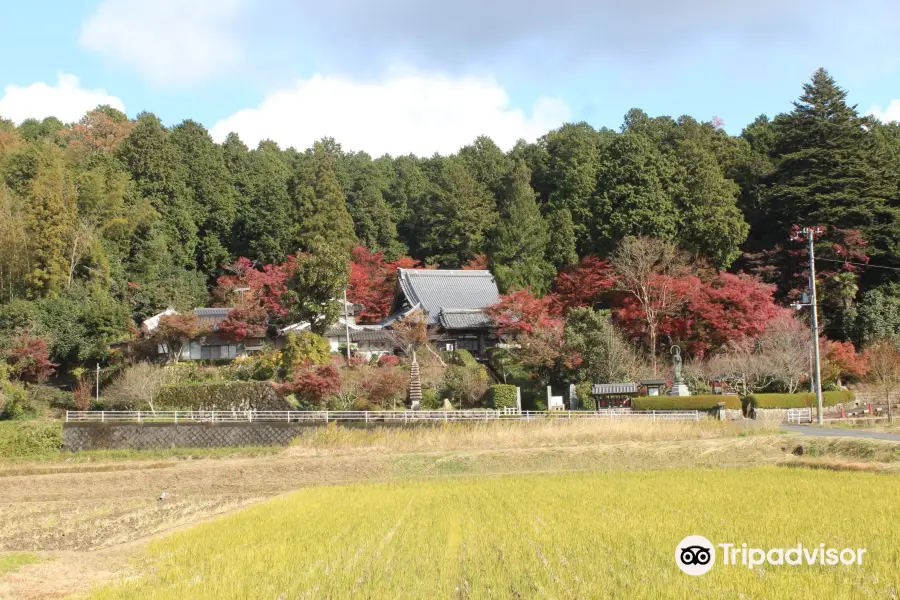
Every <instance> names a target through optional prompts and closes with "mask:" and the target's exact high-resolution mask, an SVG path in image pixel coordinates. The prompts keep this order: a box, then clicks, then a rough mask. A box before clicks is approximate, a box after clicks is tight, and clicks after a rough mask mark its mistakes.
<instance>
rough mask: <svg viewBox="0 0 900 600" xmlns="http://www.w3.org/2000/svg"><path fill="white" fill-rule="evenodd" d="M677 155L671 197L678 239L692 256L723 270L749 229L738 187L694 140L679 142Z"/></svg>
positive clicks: (736, 255) (729, 263) (713, 157)
mask: <svg viewBox="0 0 900 600" xmlns="http://www.w3.org/2000/svg"><path fill="white" fill-rule="evenodd" d="M677 156H678V179H679V181H678V184H677V186H676V189H677V192H676V193H675V194H674V198H673V199H674V201H675V204H676V206H677V207H678V209H679V210H680V213H681V218H680V219H679V224H680V227H679V236H678V237H679V242H680V244H681V246H682V247H684V248H685V249H686V250H690V251H691V253H692V254H693V255H694V257H695V258H697V257H704V258H706V259H708V260H709V262H710V264H712V265H713V266H714V267H716V268H718V269H727V268H728V267H730V266H731V263H733V262H734V261H735V259H737V257H738V256H740V254H741V245H742V244H743V243H744V241H745V240H746V239H747V233H748V232H749V229H750V227H749V226H748V225H747V222H746V221H744V216H743V215H742V214H741V211H740V209H738V206H737V196H738V194H739V191H740V190H739V188H738V186H737V184H736V183H734V182H733V181H731V180H730V179H726V178H725V175H724V174H723V172H722V168H721V167H720V166H719V164H718V162H716V157H715V156H714V155H713V154H712V152H710V151H708V150H706V149H705V148H703V147H702V146H701V145H700V143H698V142H697V141H694V140H685V141H682V142H681V143H679V144H678V146H677Z"/></svg>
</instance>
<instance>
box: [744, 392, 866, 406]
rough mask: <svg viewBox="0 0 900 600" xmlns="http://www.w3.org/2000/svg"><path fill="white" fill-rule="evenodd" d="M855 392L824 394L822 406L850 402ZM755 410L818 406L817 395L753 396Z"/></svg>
mask: <svg viewBox="0 0 900 600" xmlns="http://www.w3.org/2000/svg"><path fill="white" fill-rule="evenodd" d="M854 397H855V396H854V394H853V392H823V393H822V406H834V405H836V404H842V403H844V402H849V401H851V400H853V398H854ZM748 401H749V403H750V404H751V405H752V406H753V408H807V407H812V406H815V405H816V395H815V394H814V393H812V392H805V393H802V394H753V395H752V396H750V397H749V398H748Z"/></svg>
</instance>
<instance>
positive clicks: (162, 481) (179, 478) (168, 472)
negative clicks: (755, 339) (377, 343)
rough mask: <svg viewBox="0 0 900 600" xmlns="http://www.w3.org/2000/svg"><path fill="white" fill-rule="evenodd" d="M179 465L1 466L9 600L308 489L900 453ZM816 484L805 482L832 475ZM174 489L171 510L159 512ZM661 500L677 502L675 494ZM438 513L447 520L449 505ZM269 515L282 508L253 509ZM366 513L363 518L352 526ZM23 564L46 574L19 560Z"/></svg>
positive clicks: (512, 431) (442, 457)
mask: <svg viewBox="0 0 900 600" xmlns="http://www.w3.org/2000/svg"><path fill="white" fill-rule="evenodd" d="M510 425H512V426H511V427H510ZM801 446H802V447H803V452H802V456H798V455H797V454H798V448H799V447H801ZM166 456H167V455H166V453H165V452H159V451H157V452H150V453H129V454H127V455H123V454H122V453H110V454H109V455H104V453H91V456H89V457H88V456H87V455H76V456H72V455H60V456H59V457H58V458H57V459H56V460H50V459H49V458H48V457H46V456H42V457H41V460H40V461H38V462H28V461H23V460H18V459H17V460H16V461H14V462H11V463H3V462H0V565H4V564H9V565H11V566H10V567H9V568H7V570H6V572H5V573H0V599H3V600H5V599H6V598H58V597H64V596H66V595H67V594H71V593H85V592H87V591H88V590H90V589H91V587H92V586H94V585H96V584H101V583H103V582H105V581H109V580H111V579H112V580H117V579H119V578H121V577H123V576H139V575H141V573H143V572H144V571H143V569H144V568H145V566H146V565H147V564H149V563H145V562H138V563H135V562H134V560H133V559H134V557H135V556H144V552H145V548H146V546H147V542H148V540H154V539H158V538H159V537H160V536H162V535H167V534H169V533H172V532H176V531H188V530H189V529H188V528H189V527H191V526H192V525H195V524H197V523H201V522H204V521H207V520H209V519H211V518H213V517H215V516H217V515H223V514H226V513H235V515H236V516H237V515H240V514H243V511H242V510H241V509H245V507H248V506H250V505H253V504H256V503H259V502H261V501H263V500H267V499H270V498H273V497H276V496H281V495H285V494H287V493H289V492H291V491H293V490H297V489H300V488H314V489H315V490H317V493H318V492H321V493H327V490H329V489H348V488H346V486H351V487H352V485H353V484H371V485H381V484H385V483H391V482H409V481H414V480H418V481H425V482H435V483H440V484H441V485H444V482H450V483H448V484H447V485H451V487H452V486H453V485H457V483H458V484H459V485H467V486H469V485H475V486H476V487H477V483H473V482H478V481H482V480H484V477H483V476H488V480H491V479H490V476H496V475H523V476H528V477H531V476H539V475H542V474H560V473H570V474H572V476H573V477H575V479H573V481H575V480H577V479H578V477H580V475H578V474H579V473H583V474H586V473H595V474H608V475H613V474H616V473H619V474H621V473H623V472H645V473H658V472H659V471H666V472H668V471H672V470H677V471H678V472H681V470H683V469H698V468H699V469H705V470H721V469H722V468H727V469H730V468H739V469H741V471H736V472H743V469H744V468H747V467H757V466H760V465H769V466H775V465H782V464H804V465H807V466H816V467H822V468H825V469H828V470H834V469H841V470H844V469H846V468H849V467H850V465H851V464H863V465H865V466H866V468H872V469H875V470H878V471H885V472H888V471H893V470H895V468H896V467H897V466H898V465H900V445H897V444H891V443H888V442H883V443H882V442H865V441H859V440H853V441H852V442H845V441H843V440H840V439H833V440H832V439H817V440H811V439H801V438H797V437H793V436H784V435H775V434H773V433H772V432H770V431H765V430H762V431H756V430H751V431H745V430H740V429H736V428H735V427H734V426H731V425H727V424H720V423H714V422H704V423H701V424H693V423H657V424H633V423H632V424H629V423H620V422H617V423H596V422H595V423H586V422H572V423H556V424H499V425H498V424H495V423H489V424H477V425H451V426H442V427H436V428H419V429H402V430H401V429H376V430H370V431H363V430H349V429H343V428H339V427H332V428H328V429H319V430H314V431H311V432H309V433H308V434H307V435H305V436H303V437H301V438H298V439H297V440H295V443H294V444H293V445H292V446H291V447H289V448H285V449H281V450H277V451H272V450H266V451H259V452H256V451H252V452H251V453H250V454H249V455H244V454H242V453H241V452H240V451H238V452H232V453H227V452H213V453H204V452H188V451H179V452H176V453H172V454H171V455H170V456H172V457H173V458H171V459H168V458H166ZM191 456H194V457H198V458H188V457H191ZM778 472H780V471H778ZM786 472H791V473H793V472H800V473H806V471H797V470H790V471H786ZM808 473H809V474H807V475H804V476H816V475H818V474H819V472H818V471H813V470H809V472H808ZM821 475H822V476H823V477H825V478H827V477H828V476H830V475H832V473H830V472H828V471H821ZM841 475H843V476H846V474H841ZM473 476H476V477H473ZM529 481H531V480H529ZM608 481H611V480H608ZM617 485H618V484H615V485H614V486H613V487H616V486H617ZM354 489H355V488H354ZM361 489H368V488H366V487H365V486H364V487H363V488H361ZM441 489H442V490H443V489H445V488H441ZM163 490H165V491H166V492H167V499H166V501H165V502H162V503H160V502H157V497H158V496H159V494H160V492H162V491H163ZM441 493H443V492H441ZM655 493H656V495H657V496H659V497H660V498H662V497H665V494H666V488H665V486H663V487H662V488H660V489H659V490H658V491H657V492H655ZM280 501H281V500H279V502H280ZM436 505H437V506H436V507H435V509H434V510H439V508H438V506H440V502H437V503H436ZM266 506H271V505H270V504H260V505H259V508H253V509H252V510H268V509H265V508H263V507H266ZM354 514H356V515H357V516H362V515H363V513H361V512H360V513H354V512H353V511H350V512H349V513H348V514H345V515H344V516H345V517H346V516H350V517H352V516H353V515H354ZM217 522H218V521H217ZM347 526H349V525H347ZM22 553H28V554H30V555H31V556H34V557H36V559H39V562H33V563H31V564H24V563H22V564H19V562H17V561H24V560H25V559H22V558H9V557H16V556H18V557H21V556H22ZM4 560H5V561H7V562H6V563H4V562H2V561H4ZM148 560H149V559H148ZM26 562H27V561H26ZM123 593H124V592H123ZM154 593H155V592H154ZM135 597H140V596H135Z"/></svg>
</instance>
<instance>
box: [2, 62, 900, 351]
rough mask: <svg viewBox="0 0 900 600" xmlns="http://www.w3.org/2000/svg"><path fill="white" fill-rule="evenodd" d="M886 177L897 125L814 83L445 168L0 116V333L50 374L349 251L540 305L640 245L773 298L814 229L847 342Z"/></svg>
mask: <svg viewBox="0 0 900 600" xmlns="http://www.w3.org/2000/svg"><path fill="white" fill-rule="evenodd" d="M898 182H900V126H898V125H897V124H896V123H891V124H884V123H880V122H878V121H877V120H874V119H873V118H871V117H866V116H862V115H860V114H859V113H858V112H857V110H856V108H855V107H854V106H850V105H848V104H847V101H846V92H845V91H844V90H843V89H841V88H840V87H839V86H838V85H837V84H836V83H835V82H834V80H832V78H831V77H830V76H829V75H828V74H827V72H825V71H824V70H820V71H817V72H816V73H815V74H814V75H813V77H812V80H811V81H810V82H809V83H807V84H805V85H804V86H803V90H802V95H801V96H800V97H799V99H798V100H796V101H795V102H794V108H793V110H792V111H790V112H788V113H785V114H780V115H777V116H775V117H774V118H768V117H766V116H765V115H763V116H760V117H758V118H757V119H756V120H755V121H754V122H753V123H751V124H750V125H748V126H747V127H746V128H745V129H744V131H743V132H742V133H741V134H740V135H739V136H731V135H728V134H727V133H726V132H725V131H723V130H722V129H721V128H720V127H719V126H718V124H717V123H715V122H699V121H697V120H695V119H693V118H691V117H688V116H682V117H679V118H677V119H675V118H671V117H668V116H658V117H651V116H649V115H647V114H646V113H644V112H643V111H641V110H638V109H634V110H631V111H629V112H628V114H627V115H625V118H624V122H623V124H622V126H621V127H620V129H619V130H618V131H616V130H612V129H607V128H602V129H595V128H594V127H592V126H591V125H589V124H587V123H574V124H566V125H564V126H562V127H560V128H559V129H556V130H554V131H550V132H548V133H547V134H546V135H544V136H543V137H541V138H540V139H538V140H537V141H535V142H534V143H527V142H524V141H521V142H519V143H518V144H517V145H516V146H515V147H514V148H512V149H511V150H510V151H508V152H504V151H502V150H501V149H500V148H499V147H498V146H497V145H496V144H495V143H494V142H493V141H491V139H489V138H487V137H481V138H478V139H476V140H473V142H472V143H471V144H470V145H468V146H466V147H464V148H462V149H460V151H459V152H458V153H457V154H455V155H452V156H437V155H435V156H431V157H416V156H412V155H409V156H396V157H391V156H382V157H378V158H373V157H371V156H369V155H367V154H365V153H363V152H353V151H350V150H348V149H344V148H342V147H341V146H340V145H339V143H338V142H337V141H335V140H332V139H324V140H322V141H320V142H317V143H316V144H314V145H313V147H312V148H308V149H305V150H297V149H295V148H286V149H284V148H279V147H278V145H277V144H275V143H273V142H271V141H265V142H262V143H260V144H259V146H258V147H257V148H253V149H251V148H248V147H247V146H246V145H245V144H244V143H243V142H242V141H241V140H240V139H239V137H238V136H237V135H234V134H232V135H230V136H229V137H228V138H227V139H226V140H225V142H224V143H222V144H217V143H215V142H214V141H213V140H212V138H211V137H210V135H209V133H208V131H207V130H206V129H205V128H204V127H203V126H202V125H200V124H199V123H196V122H194V121H191V120H186V121H184V122H183V123H181V124H179V125H176V126H174V127H171V128H169V127H165V126H164V125H163V124H162V123H161V122H160V120H159V119H158V118H157V117H155V116H154V115H153V114H151V113H141V114H139V115H137V116H136V118H135V119H133V120H132V119H129V118H128V117H127V116H126V115H124V114H122V113H121V112H119V111H117V110H115V109H112V108H109V107H104V106H101V107H98V108H97V109H95V110H93V111H91V112H89V113H88V114H86V115H85V116H84V118H83V119H82V120H81V121H79V122H78V123H71V124H68V123H62V122H60V121H59V120H57V119H54V118H48V119H44V120H43V121H36V120H27V121H25V122H23V123H21V124H20V125H18V126H16V125H15V124H14V123H12V122H10V121H8V120H2V119H0V338H3V337H6V338H8V337H9V336H11V335H13V334H14V333H16V332H21V331H25V330H27V331H29V332H31V333H32V334H33V335H39V336H43V337H44V339H46V340H47V341H48V344H49V346H50V350H51V357H52V360H53V361H54V362H55V363H58V364H61V365H67V366H70V367H71V366H75V365H77V364H79V363H84V362H86V361H95V360H104V359H105V357H106V355H107V352H108V344H109V343H110V342H114V341H117V340H120V339H123V338H126V337H128V336H129V335H130V334H131V333H132V332H133V331H134V327H135V326H136V325H137V324H138V323H140V321H141V320H142V319H144V318H146V317H147V316H149V315H152V314H154V313H157V312H159V311H160V310H161V309H163V308H165V307H166V306H174V307H176V308H179V309H187V308H191V307H194V306H202V305H204V304H206V303H207V302H208V295H209V290H210V289H211V288H212V286H213V285H214V284H215V281H216V279H217V278H218V277H219V276H221V275H222V274H223V273H224V271H223V269H224V265H226V264H229V263H231V262H233V261H234V260H236V259H237V258H238V257H246V258H248V259H249V260H250V261H252V262H253V263H255V264H257V265H260V266H261V265H264V264H270V263H282V262H284V261H285V260H286V259H287V257H288V256H290V255H293V254H295V253H297V252H300V251H310V250H314V249H316V248H319V247H320V244H322V243H326V244H328V245H329V247H331V248H334V249H336V251H339V252H345V253H346V255H347V257H348V260H349V256H350V251H351V249H352V248H354V247H355V246H357V245H363V246H365V247H367V248H369V249H370V250H372V251H377V252H383V253H384V256H385V258H386V259H389V260H396V259H397V258H400V257H402V256H410V257H412V258H413V259H416V260H419V261H421V262H422V263H425V264H428V265H439V266H440V267H441V268H458V267H460V266H462V265H465V264H467V263H470V262H472V261H475V262H478V261H486V263H487V264H488V265H489V266H490V268H491V269H492V271H493V272H494V273H495V274H496V276H497V278H498V281H499V283H500V285H501V288H503V289H504V291H508V290H513V289H517V288H530V289H531V290H533V291H534V292H536V293H538V294H542V293H544V292H546V291H549V289H550V286H551V285H552V283H553V281H554V278H555V276H556V274H557V272H559V271H561V270H565V269H566V268H568V267H570V266H572V265H574V264H576V263H577V262H578V261H579V260H580V259H582V258H584V257H586V256H600V257H606V256H608V255H609V254H610V253H611V252H612V251H613V250H614V248H615V247H616V246H617V245H618V243H619V242H620V241H621V240H622V239H623V238H625V237H626V236H630V235H646V236H653V237H656V238H662V239H668V240H672V241H673V242H675V243H676V244H677V245H678V246H680V247H681V248H682V249H683V250H684V251H685V252H687V253H689V254H690V255H691V256H692V257H693V258H694V263H695V264H703V263H705V264H707V265H708V266H709V267H712V268H714V269H718V270H727V271H731V272H737V271H745V272H748V273H752V274H755V275H758V276H759V277H760V278H762V279H763V280H764V281H766V282H769V283H774V284H777V286H778V288H777V289H778V296H777V297H778V298H779V299H780V300H781V301H782V302H788V301H789V300H790V299H792V298H794V297H795V296H796V295H797V293H798V292H799V291H800V290H801V289H802V288H803V287H804V284H803V281H804V277H806V266H805V265H806V255H805V254H804V253H803V246H802V244H800V245H792V244H791V242H790V241H789V240H790V236H791V231H792V228H793V227H794V226H795V225H824V226H826V227H827V232H826V234H825V236H824V237H823V238H822V240H821V241H820V244H821V246H822V252H821V259H822V261H823V262H822V269H821V270H822V286H823V289H822V303H823V312H824V317H825V322H826V328H827V335H828V336H829V337H830V338H833V339H844V340H851V341H854V342H862V341H865V340H866V339H869V338H872V339H874V338H875V337H880V336H884V335H885V334H887V333H893V332H896V331H898V329H900V272H898V271H897V270H892V269H900V252H898V250H900V190H898ZM848 261H849V262H853V263H859V266H855V265H847V264H846V263H847V262H848ZM842 263H845V264H843V266H842ZM876 265H877V268H876Z"/></svg>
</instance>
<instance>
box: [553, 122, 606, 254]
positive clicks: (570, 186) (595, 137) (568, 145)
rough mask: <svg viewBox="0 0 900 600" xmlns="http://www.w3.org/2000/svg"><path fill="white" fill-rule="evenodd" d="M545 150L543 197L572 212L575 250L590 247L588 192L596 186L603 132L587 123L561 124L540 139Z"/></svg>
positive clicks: (582, 252) (601, 160)
mask: <svg viewBox="0 0 900 600" xmlns="http://www.w3.org/2000/svg"><path fill="white" fill-rule="evenodd" d="M541 143H542V145H543V146H544V147H545V148H546V150H547V154H548V156H547V165H546V169H545V170H544V172H543V173H542V174H541V179H542V181H543V184H544V185H546V186H547V187H548V189H549V190H550V191H549V194H548V198H547V199H546V200H547V202H548V203H549V204H550V205H551V206H552V207H553V208H565V209H568V210H569V212H570V213H571V214H572V221H573V223H574V229H575V244H576V247H577V248H578V252H579V253H581V254H588V253H589V252H590V251H591V248H592V245H593V244H592V239H591V235H590V232H589V229H588V228H589V226H590V223H591V216H592V210H591V196H592V195H593V193H594V190H595V188H596V186H597V173H598V171H599V169H600V166H601V163H602V162H603V157H602V155H601V150H602V147H603V146H604V144H605V140H604V136H603V135H601V133H600V132H598V131H597V130H596V129H594V128H593V127H591V126H590V125H588V124H587V123H575V124H567V125H563V126H562V127H560V128H559V129H557V130H554V131H551V132H550V133H548V134H547V135H546V136H544V137H543V138H542V140H541Z"/></svg>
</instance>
